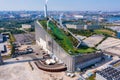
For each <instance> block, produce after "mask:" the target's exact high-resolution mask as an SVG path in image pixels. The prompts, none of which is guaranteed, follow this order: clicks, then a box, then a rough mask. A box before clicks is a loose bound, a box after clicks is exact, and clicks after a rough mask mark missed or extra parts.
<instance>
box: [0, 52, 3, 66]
mask: <svg viewBox="0 0 120 80" xmlns="http://www.w3.org/2000/svg"><path fill="white" fill-rule="evenodd" d="M2 64H3V60H2V56H1V53H0V65H2Z"/></svg>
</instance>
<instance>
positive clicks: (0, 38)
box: [0, 34, 3, 43]
mask: <svg viewBox="0 0 120 80" xmlns="http://www.w3.org/2000/svg"><path fill="white" fill-rule="evenodd" d="M2 42H3V35H2V34H0V43H2Z"/></svg>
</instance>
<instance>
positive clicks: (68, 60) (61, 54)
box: [35, 22, 75, 72]
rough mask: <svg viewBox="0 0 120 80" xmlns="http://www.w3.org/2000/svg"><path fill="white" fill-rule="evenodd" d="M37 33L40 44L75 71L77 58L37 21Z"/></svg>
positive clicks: (68, 68)
mask: <svg viewBox="0 0 120 80" xmlns="http://www.w3.org/2000/svg"><path fill="white" fill-rule="evenodd" d="M35 33H36V42H37V44H38V45H40V46H42V47H43V49H44V50H46V51H48V53H49V54H52V53H54V54H55V55H56V56H57V57H58V59H60V60H61V61H63V62H64V63H65V64H66V65H67V70H68V71H72V72H73V71H75V67H74V66H75V60H74V58H73V57H72V56H70V55H68V53H66V51H64V50H63V49H62V48H61V47H60V46H59V45H58V44H57V43H56V42H55V41H54V40H53V39H52V38H51V36H50V35H49V34H48V33H47V32H46V31H45V30H44V29H43V27H42V26H41V25H40V24H39V23H38V22H35Z"/></svg>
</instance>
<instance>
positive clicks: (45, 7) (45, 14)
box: [44, 0, 48, 18]
mask: <svg viewBox="0 0 120 80" xmlns="http://www.w3.org/2000/svg"><path fill="white" fill-rule="evenodd" d="M47 3H48V0H46V2H45V6H44V17H45V18H47Z"/></svg>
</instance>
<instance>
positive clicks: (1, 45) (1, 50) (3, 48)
mask: <svg viewBox="0 0 120 80" xmlns="http://www.w3.org/2000/svg"><path fill="white" fill-rule="evenodd" d="M4 52H6V46H5V45H4V44H3V43H1V44H0V53H4Z"/></svg>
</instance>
